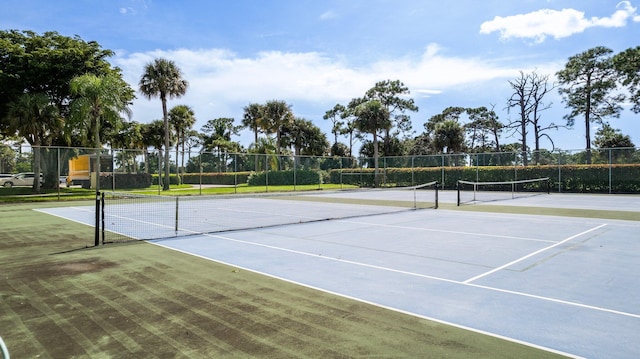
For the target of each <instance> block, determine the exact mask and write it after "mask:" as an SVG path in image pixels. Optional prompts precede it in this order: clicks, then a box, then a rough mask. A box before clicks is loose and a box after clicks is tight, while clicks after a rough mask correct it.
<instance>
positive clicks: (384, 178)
mask: <svg viewBox="0 0 640 359" xmlns="http://www.w3.org/2000/svg"><path fill="white" fill-rule="evenodd" d="M373 173H374V170H373V169H354V170H342V171H341V170H332V171H330V172H329V181H330V182H331V183H343V184H357V185H361V186H373V183H374V175H373ZM379 176H380V178H379V180H380V183H383V184H385V183H386V184H389V185H395V186H410V185H415V184H420V183H427V182H432V181H438V182H440V183H441V186H442V187H443V188H445V189H454V188H455V186H456V182H457V180H459V179H460V180H466V181H474V182H475V181H477V182H496V181H513V180H523V179H532V178H542V177H548V178H549V179H550V181H551V189H552V191H561V192H589V193H598V192H601V193H608V192H609V191H611V192H613V193H640V165H611V166H609V165H606V164H605V165H566V166H561V167H558V166H528V167H515V168H514V167H513V166H487V167H423V168H413V169H412V168H387V169H386V170H383V171H381V172H380V174H379ZM443 179H444V183H442V182H443Z"/></svg>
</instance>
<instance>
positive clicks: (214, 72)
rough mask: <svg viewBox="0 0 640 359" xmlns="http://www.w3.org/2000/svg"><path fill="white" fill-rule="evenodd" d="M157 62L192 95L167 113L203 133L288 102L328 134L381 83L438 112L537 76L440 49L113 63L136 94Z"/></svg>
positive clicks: (142, 56) (146, 114)
mask: <svg viewBox="0 0 640 359" xmlns="http://www.w3.org/2000/svg"><path fill="white" fill-rule="evenodd" d="M155 58H167V59H170V60H173V61H175V63H176V65H177V66H178V67H179V68H180V69H181V70H182V71H183V75H184V78H185V79H186V80H187V81H189V88H188V90H187V93H186V95H185V96H184V97H183V98H179V99H173V100H170V102H169V104H168V106H169V108H171V107H173V106H175V105H178V104H186V105H189V106H191V107H192V108H193V109H194V112H195V114H196V118H197V119H198V122H197V123H196V125H195V126H194V128H196V129H199V128H200V127H202V125H204V123H206V121H208V120H211V119H214V118H217V117H233V118H236V119H237V120H239V119H240V118H241V117H242V111H243V107H244V106H246V105H247V104H249V103H252V102H256V103H264V102H266V101H268V100H272V99H278V100H285V101H286V102H287V103H289V104H291V105H292V107H293V110H294V113H295V114H296V115H297V116H303V117H305V118H308V119H310V120H316V121H317V124H318V125H320V126H322V125H325V124H324V121H322V120H321V118H322V115H323V114H324V112H325V111H326V110H328V109H330V108H332V107H333V105H335V104H336V103H342V104H346V103H348V102H349V101H350V100H351V99H352V98H355V97H360V96H363V95H364V93H365V92H366V90H368V89H369V88H371V87H372V86H373V85H374V84H375V83H376V82H377V81H381V80H386V79H391V80H396V79H398V80H400V81H402V82H404V83H405V85H407V86H408V87H409V89H410V91H411V95H410V97H412V98H414V99H416V100H421V101H429V103H431V107H434V105H433V102H432V101H437V99H438V98H440V97H441V96H447V94H448V93H449V94H450V93H452V92H454V91H458V90H460V89H461V88H465V87H467V86H474V85H475V86H477V88H486V86H487V85H486V83H491V82H492V81H494V80H497V81H501V80H505V79H512V78H515V77H516V76H517V75H518V71H519V70H523V71H531V70H533V68H529V69H527V68H521V67H514V66H510V65H504V64H503V63H501V62H492V61H488V60H483V59H480V58H461V57H453V56H447V55H446V53H445V51H444V50H443V49H442V48H441V47H440V46H439V45H437V44H430V45H428V46H427V47H426V49H425V50H424V52H423V53H422V55H421V56H418V57H412V58H409V57H407V58H401V59H396V60H386V61H378V62H375V63H372V64H370V65H367V66H364V67H354V66H350V64H349V63H348V62H347V61H345V60H344V59H342V58H336V57H329V56H326V55H324V54H321V53H317V52H305V53H289V52H280V51H269V52H261V53H258V54H256V55H255V56H251V57H241V56H238V55H237V54H236V53H234V52H231V51H228V50H224V49H202V50H186V49H180V50H173V51H164V50H156V51H152V52H147V53H133V54H124V55H120V56H118V57H116V58H115V59H114V65H116V66H118V67H120V68H121V69H122V70H123V75H124V77H125V80H126V81H127V82H129V84H131V86H132V87H133V88H134V89H137V88H138V82H139V80H140V76H141V75H142V72H143V69H144V66H145V64H146V63H149V62H151V61H153V60H154V59H155ZM537 65H538V70H537V71H538V72H539V73H545V74H546V73H547V72H543V71H544V70H540V66H544V64H542V65H541V64H540V63H538V64H537ZM550 66H551V65H550ZM553 66H555V64H554V65H553ZM557 69H558V68H554V70H553V72H555V71H557ZM553 72H552V73H553ZM494 83H495V82H494ZM482 84H485V85H482ZM482 91H484V90H482ZM425 99H428V100H425ZM466 100H468V99H466ZM132 110H133V119H134V120H136V121H138V122H150V121H152V120H155V119H160V118H161V117H162V112H161V106H160V101H159V100H158V99H152V100H148V99H146V98H145V97H144V96H142V95H141V94H138V99H136V100H135V101H134V104H133V106H132ZM412 117H413V116H412ZM416 118H419V116H418V115H417V114H416ZM325 130H326V132H329V131H330V128H328V129H325ZM247 140H248V141H250V138H248V139H247Z"/></svg>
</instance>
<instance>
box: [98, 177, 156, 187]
mask: <svg viewBox="0 0 640 359" xmlns="http://www.w3.org/2000/svg"><path fill="white" fill-rule="evenodd" d="M113 178H114V177H113V176H112V175H108V176H101V177H100V188H112V185H114V182H113ZM149 186H151V175H150V174H148V173H122V174H119V173H116V176H115V187H114V188H116V189H129V188H147V187H149Z"/></svg>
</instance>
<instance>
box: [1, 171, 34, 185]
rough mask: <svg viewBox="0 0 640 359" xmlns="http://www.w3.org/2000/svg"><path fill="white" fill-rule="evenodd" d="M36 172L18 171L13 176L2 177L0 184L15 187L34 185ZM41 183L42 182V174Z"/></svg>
mask: <svg viewBox="0 0 640 359" xmlns="http://www.w3.org/2000/svg"><path fill="white" fill-rule="evenodd" d="M34 178H35V174H34V173H33V172H24V173H18V174H15V175H13V176H11V177H5V178H0V186H2V187H13V186H27V187H31V186H33V179H34ZM40 183H42V174H40Z"/></svg>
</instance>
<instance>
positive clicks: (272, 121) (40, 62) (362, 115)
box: [0, 30, 640, 191]
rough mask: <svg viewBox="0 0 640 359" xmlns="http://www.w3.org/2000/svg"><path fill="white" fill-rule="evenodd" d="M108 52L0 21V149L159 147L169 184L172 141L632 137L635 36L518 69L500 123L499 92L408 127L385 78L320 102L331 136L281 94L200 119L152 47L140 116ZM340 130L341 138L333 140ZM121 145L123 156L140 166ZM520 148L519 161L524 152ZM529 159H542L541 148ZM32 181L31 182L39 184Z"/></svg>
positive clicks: (261, 147)
mask: <svg viewBox="0 0 640 359" xmlns="http://www.w3.org/2000/svg"><path fill="white" fill-rule="evenodd" d="M113 54H114V53H113V51H111V50H107V49H102V48H101V46H100V45H99V44H98V43H97V42H95V41H88V42H87V41H84V40H83V39H81V38H80V37H78V36H75V37H67V36H62V35H60V34H58V33H57V32H53V31H51V32H45V33H43V34H37V33H35V32H33V31H19V30H8V31H0V140H1V143H2V144H1V145H0V156H4V154H5V153H6V152H7V150H6V147H7V145H6V144H7V143H9V142H11V141H15V142H22V141H26V142H28V143H29V144H30V145H32V146H71V147H81V146H84V147H91V148H102V147H103V146H108V147H111V148H126V149H136V150H139V151H141V152H143V153H144V154H145V165H144V168H145V169H147V170H148V168H149V164H148V161H149V159H148V151H149V150H150V149H155V150H157V151H160V152H161V153H163V159H164V161H163V162H164V163H163V166H162V167H163V172H164V177H165V181H164V182H163V185H164V188H165V189H168V185H169V179H168V174H169V168H170V163H169V151H170V150H171V149H172V148H173V149H175V151H176V166H177V167H178V168H183V169H184V167H185V158H184V154H185V153H190V152H191V150H193V149H200V150H204V151H210V152H215V153H217V154H218V155H220V156H222V155H224V154H226V153H261V154H295V155H314V156H321V155H332V156H348V157H351V156H354V153H353V152H354V145H355V144H356V143H358V142H359V143H360V144H361V145H360V148H359V155H361V156H367V157H371V158H373V160H374V167H375V171H376V173H377V170H378V158H379V157H380V156H402V155H429V154H441V153H446V154H452V153H461V152H501V151H522V152H523V153H524V152H526V151H529V150H530V148H531V145H530V144H529V143H528V141H527V139H528V138H533V140H534V143H533V150H534V151H535V153H538V152H539V150H540V149H541V148H540V146H541V144H540V143H541V141H543V140H547V141H549V142H550V143H551V145H552V146H553V137H552V135H551V132H550V130H553V129H557V128H560V127H572V126H574V125H575V123H576V121H579V122H583V123H584V126H585V144H586V146H585V151H586V160H585V161H586V162H587V163H590V162H591V146H592V145H595V146H597V147H600V148H602V147H633V146H634V144H633V143H632V142H631V139H630V137H629V136H628V135H625V134H622V133H621V132H620V131H619V130H617V129H615V128H614V127H613V126H612V125H611V124H610V123H609V121H610V120H611V119H615V118H617V117H619V116H620V113H621V112H622V106H621V103H622V102H623V101H628V102H630V103H631V104H632V108H631V110H632V111H633V112H634V113H640V46H639V47H636V48H630V49H627V50H625V51H622V52H620V53H617V54H614V53H613V51H612V50H610V49H608V48H606V47H595V48H593V49H589V50H587V51H585V52H583V53H580V54H577V55H574V56H572V57H570V58H569V59H568V61H567V63H566V65H565V67H564V69H562V70H561V71H558V72H557V73H556V77H557V78H558V83H550V82H549V76H550V75H548V74H538V73H537V72H535V71H534V72H531V73H525V72H522V71H521V72H520V76H519V77H517V78H515V79H513V80H510V81H508V84H509V86H510V87H511V89H512V91H513V92H512V95H511V96H510V97H509V98H508V99H506V101H505V102H504V103H505V109H507V111H508V113H509V114H513V117H512V119H511V120H510V121H509V122H508V123H504V122H501V121H500V119H499V118H498V116H497V115H496V113H495V111H494V109H495V106H497V105H496V104H492V105H489V107H477V108H468V107H464V106H459V107H458V106H452V107H448V108H445V109H443V110H442V112H441V113H439V114H437V115H434V116H431V117H430V118H428V119H427V120H426V122H425V123H424V126H423V130H422V132H421V133H417V134H416V132H415V131H414V130H413V128H412V125H411V124H412V121H411V114H412V113H415V112H417V111H418V106H416V104H415V102H414V100H413V99H411V98H410V97H409V95H410V91H409V89H408V87H407V86H405V85H404V84H403V83H402V82H401V81H400V80H385V81H380V82H377V83H376V84H375V85H374V86H373V87H372V88H371V89H369V90H368V91H366V92H365V93H364V94H363V96H362V97H357V98H353V99H352V100H351V101H349V102H348V103H346V104H336V105H335V106H334V107H333V108H331V109H329V110H327V111H326V112H325V114H324V116H323V118H324V119H325V120H328V121H331V124H332V130H331V133H332V135H333V138H332V139H333V143H330V142H329V141H328V139H327V136H326V134H324V133H323V132H322V131H321V129H320V128H319V127H318V126H317V125H316V124H314V123H313V122H312V121H310V120H308V119H305V118H302V117H298V116H296V115H295V114H294V113H293V111H292V108H291V105H290V104H288V103H287V102H286V101H283V100H278V99H274V100H270V101H267V102H265V103H263V104H259V103H250V104H248V105H246V106H245V107H244V109H243V110H244V111H243V117H242V119H239V121H236V119H233V118H224V117H217V118H216V117H215V116H214V118H213V119H211V120H209V121H207V122H206V124H205V125H204V126H203V127H202V128H201V129H200V130H199V131H196V130H194V129H193V126H194V124H195V122H196V115H195V113H194V111H193V110H192V108H191V107H190V106H188V105H186V104H181V105H177V106H175V107H173V108H171V109H168V108H167V100H168V99H171V98H178V97H181V96H183V95H184V94H185V93H186V91H187V90H188V87H189V84H188V81H187V80H186V79H184V78H183V74H182V72H181V70H180V69H179V68H178V67H177V66H176V64H175V63H174V62H173V61H171V60H168V59H163V58H159V59H155V60H154V61H152V62H150V63H148V64H147V65H146V66H145V68H144V71H143V73H142V74H141V76H140V81H139V83H138V91H139V93H141V94H142V95H143V96H145V97H147V98H149V99H152V98H159V99H160V102H161V105H162V119H159V120H156V121H153V122H151V123H139V122H137V121H135V114H132V113H131V110H130V107H129V106H130V105H131V103H132V101H133V100H134V99H135V90H134V89H133V88H132V87H131V85H130V84H128V83H126V82H125V81H124V80H123V77H122V72H121V70H120V69H119V68H117V67H113V66H112V65H111V64H110V63H109V62H108V59H109V57H111V56H113ZM555 90H557V91H559V93H560V94H561V95H562V98H563V103H564V105H565V107H566V108H567V109H568V110H569V113H568V114H567V115H565V116H564V123H556V122H554V121H549V120H546V119H545V118H544V117H543V114H544V111H545V110H547V109H549V108H550V107H551V105H552V104H551V103H550V102H548V101H546V98H545V96H546V95H547V94H549V93H550V92H551V91H555ZM593 124H595V125H597V126H599V129H598V131H597V138H596V140H595V141H592V140H591V137H590V133H591V127H590V126H592V125H593ZM242 129H248V130H250V131H252V132H253V134H254V141H253V143H251V145H249V147H248V148H244V147H243V146H242V145H241V144H240V143H238V142H237V141H234V139H233V137H234V136H237V135H239V133H240V131H241V130H242ZM505 134H509V135H512V136H516V138H517V139H518V141H517V142H515V143H511V144H503V143H501V142H500V139H501V138H504V136H503V135H505ZM341 138H345V139H346V143H343V142H340V139H341ZM38 153H39V152H36V153H35V154H34V155H38ZM180 153H182V155H180ZM123 156H124V157H126V155H123ZM124 157H123V158H121V159H120V161H121V162H122V163H127V166H132V167H136V166H138V164H135V163H130V162H131V159H127V158H124ZM523 158H524V161H525V163H524V164H525V165H526V164H527V163H526V161H527V156H523ZM187 160H189V159H187ZM533 160H534V161H536V162H538V159H537V158H534V159H533ZM41 162H43V161H42V160H41V159H40V158H34V167H35V168H34V171H35V172H38V173H39V172H40V168H39V166H40V163H41ZM178 162H181V165H179V163H178ZM256 166H257V163H256ZM256 169H258V167H256ZM36 182H37V181H36ZM45 185H47V184H46V182H45ZM37 186H39V183H38V184H37V185H36V188H34V189H35V190H36V191H38V190H39V188H38V187H37Z"/></svg>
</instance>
